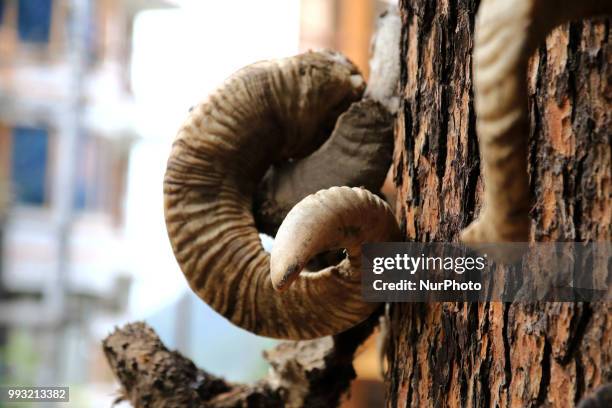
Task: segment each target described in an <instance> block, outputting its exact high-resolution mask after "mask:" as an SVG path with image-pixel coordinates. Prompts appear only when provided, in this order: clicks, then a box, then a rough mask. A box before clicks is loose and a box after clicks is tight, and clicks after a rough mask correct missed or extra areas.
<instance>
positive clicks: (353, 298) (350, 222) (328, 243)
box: [270, 187, 400, 321]
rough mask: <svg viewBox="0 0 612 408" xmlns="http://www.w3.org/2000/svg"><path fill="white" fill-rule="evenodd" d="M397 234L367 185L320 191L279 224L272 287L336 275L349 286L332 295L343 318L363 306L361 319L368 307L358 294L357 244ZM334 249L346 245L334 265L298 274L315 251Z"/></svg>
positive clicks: (384, 207) (390, 238) (389, 213)
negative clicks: (365, 186) (334, 295)
mask: <svg viewBox="0 0 612 408" xmlns="http://www.w3.org/2000/svg"><path fill="white" fill-rule="evenodd" d="M296 237H299V238H298V239H296ZM399 237H400V234H399V228H398V226H397V221H396V220H395V217H394V216H393V213H392V211H391V208H390V207H389V205H388V204H387V203H385V202H384V201H383V200H382V199H381V198H379V197H377V196H375V195H374V194H372V193H370V192H369V191H368V190H366V189H363V188H358V187H353V188H350V187H332V188H330V189H328V190H321V191H319V192H317V193H316V194H312V195H310V196H308V197H306V198H305V199H303V200H302V201H300V202H299V203H298V204H297V205H296V206H295V207H293V208H292V209H291V211H289V214H287V218H285V220H284V221H283V223H282V225H281V226H280V228H279V229H278V233H277V234H276V240H275V243H274V248H273V250H272V257H271V264H270V265H271V266H270V272H271V278H272V286H274V288H275V289H276V290H286V289H287V288H289V287H291V284H292V283H293V282H295V281H296V280H298V282H299V280H300V278H301V279H302V280H304V279H306V280H324V279H329V278H330V277H332V276H334V275H338V276H339V277H340V278H344V279H345V280H346V282H347V283H350V285H351V286H352V288H351V289H350V290H346V291H345V292H344V293H343V294H338V295H337V296H338V298H337V299H338V300H339V302H338V305H342V309H345V310H347V312H349V314H348V315H347V316H345V320H347V321H349V320H350V319H351V316H352V314H353V311H356V310H365V311H366V312H367V313H365V314H364V315H363V316H362V317H361V320H363V319H364V318H365V317H367V316H368V315H369V314H370V313H371V311H372V307H371V305H369V304H364V302H363V300H362V298H361V290H360V282H361V280H360V276H361V272H360V267H361V244H363V243H365V242H381V241H393V240H397V239H399ZM333 249H346V252H347V258H346V259H345V260H343V261H342V262H341V263H340V264H339V265H336V266H332V267H329V268H326V269H323V270H321V271H318V272H316V273H313V272H310V271H307V272H305V273H304V274H303V275H300V272H301V271H302V270H303V269H304V268H305V267H306V265H307V264H308V261H310V260H311V259H312V258H313V257H314V256H315V255H317V254H320V253H322V252H325V251H329V250H333ZM347 289H348V288H347ZM334 303H335V301H334Z"/></svg>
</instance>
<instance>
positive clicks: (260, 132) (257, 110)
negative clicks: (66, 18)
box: [164, 52, 393, 339]
mask: <svg viewBox="0 0 612 408" xmlns="http://www.w3.org/2000/svg"><path fill="white" fill-rule="evenodd" d="M363 86H364V84H363V79H362V78H361V76H360V75H359V74H358V72H357V70H356V68H355V67H354V65H352V64H351V63H350V62H349V61H348V60H346V59H345V58H344V57H342V56H341V55H339V54H333V53H329V52H310V53H306V54H302V55H299V56H296V57H292V58H287V59H283V60H278V61H266V62H260V63H256V64H253V65H250V66H248V67H246V68H243V69H242V70H240V71H238V72H237V73H236V74H234V75H233V76H231V77H230V78H229V79H227V80H226V81H225V83H224V84H223V86H222V87H221V88H219V89H218V90H217V91H216V92H215V93H214V94H212V95H211V96H210V97H209V98H208V100H207V101H205V102H204V103H202V104H201V105H199V106H197V107H196V108H194V109H193V110H192V111H191V113H190V116H189V118H188V120H187V121H186V123H185V124H184V125H183V127H182V128H181V129H180V130H179V133H178V135H177V137H176V140H175V142H174V144H173V147H172V151H171V154H170V158H169V160H168V167H167V171H166V176H165V179H164V206H165V216H166V225H167V229H168V235H169V237H170V241H171V244H172V248H173V250H174V253H175V256H176V258H177V260H178V262H179V264H180V266H181V269H182V271H183V273H184V274H185V276H186V277H187V280H188V282H189V284H190V286H191V288H192V289H193V290H194V291H195V292H196V293H197V294H198V296H200V298H202V299H203V300H204V301H205V302H206V303H208V304H209V305H210V306H211V307H212V308H213V309H215V310H216V311H217V312H219V313H220V314H222V315H223V316H225V317H226V318H227V319H229V320H230V321H232V322H233V323H235V324H236V325H238V326H240V327H242V328H244V329H246V330H249V331H251V332H254V333H256V334H260V335H264V336H269V337H277V338H287V339H306V338H314V337H320V336H324V335H328V334H333V333H337V332H340V331H342V330H345V329H347V328H349V327H351V326H352V325H354V324H356V323H358V322H360V321H361V320H363V319H365V317H367V316H368V315H369V314H370V312H371V311H372V309H373V307H374V306H375V305H373V304H366V303H360V304H357V303H358V302H357V299H358V298H359V293H360V290H359V288H358V285H357V286H356V285H355V283H354V280H355V279H358V278H356V277H355V276H352V275H351V276H344V275H341V274H337V273H332V272H329V271H328V270H326V271H324V272H322V273H314V274H305V275H304V276H301V277H300V278H299V279H298V280H297V282H296V283H295V284H294V285H292V286H291V287H290V288H289V289H288V290H286V291H284V292H283V293H277V292H276V291H274V289H273V287H272V282H271V280H270V257H269V255H268V254H267V253H266V252H265V251H264V250H263V248H262V245H261V241H260V239H259V235H258V231H257V229H256V228H255V219H254V215H253V211H252V209H253V206H254V205H253V197H254V195H255V192H256V191H257V190H258V189H259V188H261V186H262V178H263V177H264V175H265V174H266V172H268V171H269V169H270V166H271V165H275V167H274V170H275V172H277V175H275V176H273V177H268V176H269V174H268V176H266V180H279V181H278V182H268V185H271V186H280V187H279V188H278V191H279V193H278V194H271V195H270V196H271V197H272V200H271V201H273V202H280V201H283V200H284V198H282V197H281V195H282V194H281V193H280V192H281V191H285V190H284V189H283V187H282V186H284V185H288V186H289V187H291V188H293V190H292V191H290V194H287V196H290V198H289V199H287V200H286V201H287V202H290V204H291V205H293V204H295V202H297V200H299V199H301V198H302V197H303V196H305V195H307V194H311V193H314V192H315V191H316V190H315V191H303V190H308V189H312V188H319V186H318V185H317V182H316V180H315V182H314V183H313V182H309V181H306V180H312V178H311V175H310V174H309V172H312V171H314V170H317V171H319V172H320V173H318V174H326V177H327V178H326V181H325V182H329V183H331V185H345V184H348V183H347V182H345V180H344V178H345V177H346V176H347V175H349V176H351V177H353V178H352V179H351V180H352V181H351V180H349V182H358V181H359V182H360V181H362V180H368V179H369V178H373V179H375V180H374V181H371V182H370V183H372V184H376V183H378V186H377V188H378V187H380V184H382V181H383V179H384V177H385V174H386V172H387V169H388V166H389V162H390V156H391V149H392V147H390V146H391V144H392V143H393V142H392V138H391V137H390V134H389V132H390V130H387V131H383V132H382V133H380V132H377V131H378V130H380V129H373V128H371V127H370V128H368V127H366V128H365V129H366V130H367V129H369V130H367V131H362V132H361V133H359V131H358V130H356V129H348V130H347V129H344V128H343V125H342V123H343V122H346V124H348V125H351V124H352V123H355V124H356V125H358V126H361V125H363V123H362V122H360V119H359V117H360V115H367V112H364V111H363V110H359V109H357V107H352V108H351V109H349V111H348V112H347V113H345V115H348V116H351V115H355V116H356V118H355V120H344V121H343V120H342V119H341V120H339V121H338V123H337V124H336V129H335V131H334V132H333V134H332V136H331V137H330V139H329V140H328V142H327V143H326V144H324V145H323V147H321V148H320V149H319V151H317V152H315V153H314V154H312V152H313V151H315V150H316V149H317V148H318V147H319V146H320V145H321V143H322V142H323V141H324V140H325V137H326V136H327V135H329V132H330V131H331V129H332V127H333V125H334V123H335V122H336V119H337V118H338V115H339V114H340V113H341V112H343V111H345V110H346V109H347V107H348V106H349V104H350V103H351V102H353V101H355V100H357V99H359V98H360V96H361V94H362V92H363ZM353 106H355V105H353ZM363 106H366V107H368V109H370V108H371V107H372V106H373V105H371V104H369V103H368V102H363ZM351 110H353V111H355V110H356V112H353V113H351ZM370 110H371V109H370ZM360 112H361V113H360ZM381 115H382V114H381ZM375 122H380V123H382V122H384V121H383V120H377V121H375ZM384 129H390V124H389V123H386V124H385V126H384V127H383V130H384ZM375 130H376V132H375ZM353 131H355V132H353ZM371 133H376V134H378V139H376V137H375V135H373V134H371ZM355 144H356V145H357V146H355ZM369 144H372V145H373V146H374V145H377V146H374V152H376V149H378V148H380V147H379V146H378V145H387V146H389V147H387V148H386V149H388V157H382V158H381V157H378V160H379V163H378V165H377V166H375V162H374V160H373V159H372V158H371V157H363V152H362V150H361V149H362V148H364V146H367V145H369ZM365 151H366V154H372V153H371V151H370V150H368V149H366V150H365ZM324 153H325V154H324ZM309 155H310V156H309ZM334 155H335V156H334ZM325 156H327V159H326V160H325V159H324V158H325ZM360 157H361V158H362V159H360ZM304 158H305V159H304ZM300 159H301V160H300ZM291 160H293V161H291ZM288 161H289V164H285V165H283V163H287V162H288ZM363 163H366V164H367V165H364V164H363ZM362 167H363V168H362ZM354 173H358V174H360V175H361V176H360V178H361V179H359V178H355V177H354ZM334 174H335V175H336V176H334ZM302 178H303V179H305V182H304V183H302V186H304V185H306V188H305V189H300V188H294V187H293V186H292V185H291V184H292V182H296V184H297V181H300V182H301V181H302ZM284 179H287V180H289V182H287V183H284V182H283V180H284ZM263 185H266V182H265V181H264V183H263ZM325 187H329V186H325ZM291 188H290V189H289V190H291ZM272 190H274V189H272ZM351 191H352V190H351ZM330 194H332V196H333V197H336V195H337V194H336V192H335V190H334V192H333V193H330ZM320 195H322V196H323V197H325V195H326V194H325V193H321V194H320ZM350 195H351V197H352V196H354V198H355V200H357V201H355V202H354V205H356V206H359V205H361V204H360V201H359V200H365V201H366V202H367V203H377V204H376V205H375V206H374V210H373V211H374V212H376V213H382V214H386V215H384V217H391V219H392V218H393V215H392V214H391V212H390V211H389V209H388V208H386V209H385V207H384V205H382V204H381V203H382V201H380V200H378V199H375V198H373V197H370V196H371V195H368V194H365V193H359V194H356V193H350ZM364 197H367V199H365V198H364ZM334 200H335V199H334ZM334 200H332V201H333V202H335V201H334ZM291 201H293V203H291ZM255 207H257V205H255ZM360 208H361V207H360ZM287 210H288V209H287ZM280 212H281V213H282V212H283V211H280ZM281 215H282V217H284V215H285V214H281ZM317 217H319V218H317V219H319V220H320V222H321V223H325V222H328V219H330V218H329V217H330V216H329V215H325V214H323V213H320V215H317ZM381 217H383V216H382V215H381ZM384 217H383V218H384ZM383 218H381V219H383ZM313 219H315V218H313ZM389 222H390V220H389ZM273 224H274V222H270V225H271V228H272V229H273V227H274V225H273ZM338 234H339V232H338ZM308 237H309V239H317V237H316V235H313V234H310V235H308ZM367 237H368V236H366V238H367ZM303 238H304V237H299V236H295V237H291V239H292V240H294V241H296V242H297V241H300V240H301V239H303ZM340 238H341V237H340V236H338V241H337V242H338V243H341V242H343V241H342V240H340ZM351 242H352V241H351ZM275 245H281V244H280V243H277V244H275ZM344 265H345V263H343V264H341V265H340V266H339V269H338V270H339V271H344V270H345V269H346V268H345V267H344ZM347 306H349V307H353V306H354V307H355V309H354V310H350V309H347Z"/></svg>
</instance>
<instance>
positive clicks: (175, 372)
mask: <svg viewBox="0 0 612 408" xmlns="http://www.w3.org/2000/svg"><path fill="white" fill-rule="evenodd" d="M376 321H377V317H376V316H373V317H372V318H370V319H368V320H367V321H366V322H364V323H362V324H360V325H358V326H356V327H354V328H353V329H351V330H349V331H347V332H344V333H341V334H339V335H336V336H333V337H331V336H330V337H323V338H321V339H317V340H308V341H297V342H294V341H292V342H284V343H281V344H280V345H279V346H277V347H276V348H275V349H273V350H271V351H268V352H265V353H264V358H265V359H266V360H267V361H268V362H269V363H270V365H271V367H272V368H271V370H270V373H269V374H268V376H267V377H266V378H265V379H263V380H261V381H259V382H257V383H255V384H253V385H246V384H236V383H231V382H228V381H225V380H224V379H222V378H219V377H216V376H214V375H212V374H209V373H207V372H206V371H204V370H201V369H199V368H197V367H196V366H195V364H194V363H193V362H192V361H191V360H189V359H187V358H186V357H184V356H183V355H181V354H180V353H179V352H177V351H170V350H168V349H167V348H166V347H165V346H164V344H163V343H162V342H161V340H160V339H159V337H158V336H157V334H156V333H155V331H154V330H153V329H152V328H151V327H149V326H148V325H147V324H145V323H142V322H138V323H131V324H128V325H126V326H124V327H122V328H118V329H116V330H115V332H114V333H112V334H110V335H109V336H108V337H107V338H106V339H105V340H104V341H103V348H104V353H105V355H106V358H107V360H108V363H109V365H110V367H111V370H112V371H113V373H114V374H115V376H116V377H117V378H118V380H119V382H120V383H121V386H122V389H121V396H120V397H119V398H118V400H117V402H119V401H122V400H127V401H129V402H130V403H131V404H132V405H133V406H134V407H136V408H140V407H147V408H149V407H213V408H230V407H303V406H308V407H334V406H337V405H338V403H339V401H340V397H341V396H342V394H343V393H344V392H345V391H346V390H347V389H348V386H349V385H350V382H351V380H352V379H353V378H355V371H354V369H353V365H352V361H353V355H354V353H355V350H356V349H357V347H358V346H359V345H360V344H361V343H362V342H363V341H364V340H365V339H366V338H367V337H368V336H369V335H370V334H371V332H372V330H373V328H374V326H375V322H376Z"/></svg>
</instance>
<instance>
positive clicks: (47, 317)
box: [0, 0, 168, 384]
mask: <svg viewBox="0 0 612 408" xmlns="http://www.w3.org/2000/svg"><path fill="white" fill-rule="evenodd" d="M166 6H168V2H167V1H161V0H155V1H151V0H0V213H2V212H3V210H2V207H5V208H6V207H7V206H6V205H3V203H4V202H8V209H7V210H6V217H5V222H4V223H2V221H1V220H2V219H3V217H2V216H0V237H1V238H0V243H1V247H0V251H1V255H0V353H4V354H0V357H2V359H1V360H0V370H3V371H4V372H0V380H1V378H2V374H4V375H5V378H14V379H16V380H19V381H20V383H22V384H25V383H36V382H39V383H47V384H49V383H62V382H63V381H66V380H71V379H75V378H79V377H80V376H85V375H86V372H87V368H86V367H85V366H83V364H82V359H80V360H79V358H80V357H75V358H74V359H73V360H74V362H75V363H74V364H71V363H70V359H66V358H64V357H65V354H66V353H72V354H74V355H75V356H79V355H81V354H84V353H87V351H88V350H87V347H88V345H87V344H86V342H85V341H84V339H86V338H87V332H88V324H89V323H90V321H91V320H92V319H94V318H95V316H96V314H100V313H102V314H103V313H106V314H109V313H117V312H120V311H121V309H122V307H123V306H124V303H125V299H126V296H127V290H128V287H129V278H127V277H126V276H125V275H124V274H123V271H122V265H121V260H120V259H119V260H118V259H117V257H114V256H111V254H112V253H113V250H114V248H116V247H117V246H119V245H120V244H121V235H120V231H121V226H122V222H123V200H124V192H125V181H126V172H127V165H128V157H129V150H130V145H131V141H132V140H134V138H136V137H137V136H138V135H137V131H136V128H135V124H134V119H133V117H134V115H133V114H132V113H133V112H132V111H133V102H132V93H131V86H130V75H129V72H130V69H129V68H130V56H131V35H132V32H131V31H132V22H133V19H134V17H135V15H136V13H138V12H139V11H141V10H143V9H145V8H158V7H166ZM3 191H4V192H8V193H9V194H8V200H7V199H3V197H7V195H6V194H3ZM24 333H26V334H25V335H26V336H27V337H28V338H29V339H31V342H32V344H31V345H30V346H29V347H30V348H31V352H32V353H34V355H35V357H36V360H37V363H36V365H37V367H38V368H44V369H38V368H37V369H35V372H34V373H23V376H24V377H25V378H20V373H16V372H12V371H11V370H14V369H16V367H15V366H11V365H10V362H11V361H13V359H14V358H16V356H15V354H16V352H14V351H13V355H10V356H9V355H7V353H9V352H11V351H7V347H9V344H10V343H11V342H10V339H11V336H19V335H24ZM79 347H80V348H79ZM26 351H27V350H26ZM66 361H67V363H66ZM2 362H4V364H2ZM24 366H25V365H24ZM32 374H35V375H33V376H30V375H32ZM15 376H16V377H17V378H15Z"/></svg>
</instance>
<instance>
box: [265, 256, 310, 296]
mask: <svg viewBox="0 0 612 408" xmlns="http://www.w3.org/2000/svg"><path fill="white" fill-rule="evenodd" d="M302 269H304V267H303V266H302V265H300V264H298V263H293V264H291V265H289V266H286V267H283V268H275V267H274V266H271V268H270V279H271V280H272V287H273V288H274V290H276V291H278V292H282V291H284V290H286V289H288V288H289V286H291V284H292V283H293V282H294V281H295V280H296V279H297V278H298V276H299V275H300V272H301V271H302Z"/></svg>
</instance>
